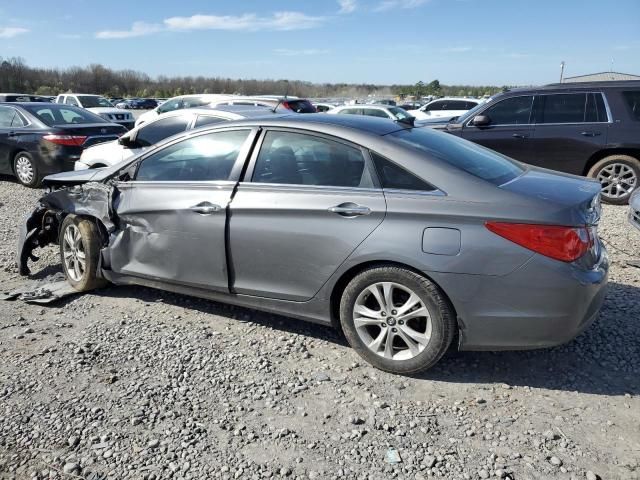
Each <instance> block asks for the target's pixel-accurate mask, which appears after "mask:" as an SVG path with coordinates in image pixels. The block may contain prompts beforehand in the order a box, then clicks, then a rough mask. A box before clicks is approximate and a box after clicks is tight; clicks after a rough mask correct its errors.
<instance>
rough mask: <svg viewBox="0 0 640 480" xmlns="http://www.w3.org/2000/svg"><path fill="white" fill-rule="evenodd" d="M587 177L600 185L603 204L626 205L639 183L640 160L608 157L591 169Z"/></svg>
mask: <svg viewBox="0 0 640 480" xmlns="http://www.w3.org/2000/svg"><path fill="white" fill-rule="evenodd" d="M587 176H588V177H591V178H595V179H596V180H598V181H599V182H600V183H601V184H602V193H601V198H602V201H603V202H605V203H611V204H613V205H626V204H627V203H629V198H630V197H631V194H632V193H633V192H634V190H635V189H636V188H637V187H638V184H639V183H640V160H638V159H637V158H635V157H631V156H629V155H609V156H608V157H605V158H603V159H602V160H599V161H598V162H597V163H596V164H595V165H594V166H593V167H591V169H590V170H589V173H587ZM621 189H622V190H624V192H621V191H620V190H621Z"/></svg>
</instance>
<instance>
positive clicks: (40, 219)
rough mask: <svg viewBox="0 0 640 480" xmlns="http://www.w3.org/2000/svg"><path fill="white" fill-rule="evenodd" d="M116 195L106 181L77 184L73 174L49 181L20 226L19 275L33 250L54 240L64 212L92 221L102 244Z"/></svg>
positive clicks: (112, 226)
mask: <svg viewBox="0 0 640 480" xmlns="http://www.w3.org/2000/svg"><path fill="white" fill-rule="evenodd" d="M45 183H46V182H45ZM117 198H118V190H117V189H116V188H115V187H114V186H113V185H110V184H108V183H102V182H97V181H88V182H87V183H79V182H78V179H77V178H73V177H71V180H70V181H69V183H65V181H64V179H63V178H56V179H55V181H51V182H49V192H48V193H46V194H45V195H43V196H42V197H41V198H40V199H39V201H38V205H37V206H36V208H35V209H34V210H33V211H32V212H31V214H30V215H29V216H28V217H27V219H26V221H25V222H24V223H23V224H22V225H21V226H20V232H19V237H18V258H17V263H18V266H19V271H20V275H23V276H26V275H29V274H30V269H29V260H31V261H32V262H35V261H37V260H38V257H37V256H36V255H34V250H36V249H37V248H42V247H44V246H46V245H49V244H52V243H58V234H59V232H60V226H61V225H62V222H63V221H64V219H65V217H66V216H67V215H70V214H72V215H78V216H82V217H86V218H87V219H90V220H91V221H95V222H96V225H97V227H98V231H99V232H100V234H101V237H102V242H103V246H105V245H106V244H107V242H108V238H109V234H110V233H111V232H112V231H113V230H114V229H115V228H116V225H115V222H114V219H115V216H114V210H113V205H114V202H116V201H117ZM98 274H100V269H98Z"/></svg>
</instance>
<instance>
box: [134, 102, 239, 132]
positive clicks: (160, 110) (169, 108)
mask: <svg viewBox="0 0 640 480" xmlns="http://www.w3.org/2000/svg"><path fill="white" fill-rule="evenodd" d="M233 97H234V95H222V94H202V95H181V96H179V97H173V98H170V99H169V100H167V101H166V102H163V103H162V104H161V105H159V106H157V107H156V108H154V109H153V110H149V111H148V112H145V113H143V114H142V115H140V116H139V117H138V118H137V119H136V127H139V126H140V125H142V124H143V123H145V122H149V121H151V120H153V119H154V118H157V117H158V116H160V115H162V114H164V113H167V112H173V111H175V110H182V109H185V108H195V107H206V106H209V105H212V104H216V103H219V102H222V101H224V100H226V99H229V98H233Z"/></svg>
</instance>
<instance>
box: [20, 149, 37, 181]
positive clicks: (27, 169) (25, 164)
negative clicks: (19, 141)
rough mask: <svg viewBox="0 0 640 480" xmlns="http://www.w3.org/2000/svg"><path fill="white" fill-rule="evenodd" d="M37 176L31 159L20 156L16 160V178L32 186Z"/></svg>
mask: <svg viewBox="0 0 640 480" xmlns="http://www.w3.org/2000/svg"><path fill="white" fill-rule="evenodd" d="M34 175H35V171H34V168H33V165H32V163H31V159H30V158H29V157H26V156H24V155H20V156H19V157H18V158H17V159H16V176H17V177H18V179H19V180H20V181H21V182H22V183H25V184H30V183H31V182H33V176H34Z"/></svg>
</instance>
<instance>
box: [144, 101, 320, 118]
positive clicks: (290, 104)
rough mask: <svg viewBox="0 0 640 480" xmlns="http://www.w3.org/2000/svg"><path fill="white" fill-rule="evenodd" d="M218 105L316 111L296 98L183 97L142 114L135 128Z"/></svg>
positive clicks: (299, 111) (304, 111)
mask: <svg viewBox="0 0 640 480" xmlns="http://www.w3.org/2000/svg"><path fill="white" fill-rule="evenodd" d="M220 105H244V106H253V107H267V108H271V109H274V110H278V109H279V110H282V111H291V112H296V113H314V112H315V111H316V109H315V108H314V107H313V105H311V102H309V100H305V99H302V98H297V97H278V96H262V97H246V96H241V95H217V94H207V95H185V96H182V97H174V98H171V99H169V100H167V101H166V102H164V103H163V104H162V105H161V106H159V107H157V108H156V109H154V110H151V111H149V112H146V113H143V114H142V115H140V116H139V117H138V119H137V120H136V126H139V125H141V124H143V123H144V122H147V121H149V120H151V119H152V118H156V117H157V116H158V115H162V114H163V113H167V112H170V111H173V110H180V109H183V108H194V107H204V106H208V107H217V106H220Z"/></svg>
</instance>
